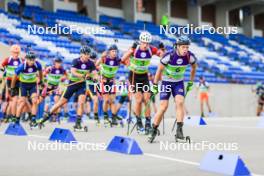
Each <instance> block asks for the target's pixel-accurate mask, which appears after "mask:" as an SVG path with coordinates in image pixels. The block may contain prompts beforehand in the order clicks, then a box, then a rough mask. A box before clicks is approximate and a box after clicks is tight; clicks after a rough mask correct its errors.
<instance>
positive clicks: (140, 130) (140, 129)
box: [137, 126, 145, 134]
mask: <svg viewBox="0 0 264 176" xmlns="http://www.w3.org/2000/svg"><path fill="white" fill-rule="evenodd" d="M137 133H138V134H145V129H144V127H139V126H137Z"/></svg>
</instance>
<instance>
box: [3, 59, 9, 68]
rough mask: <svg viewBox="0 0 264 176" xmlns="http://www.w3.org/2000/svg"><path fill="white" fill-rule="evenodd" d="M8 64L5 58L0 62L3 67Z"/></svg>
mask: <svg viewBox="0 0 264 176" xmlns="http://www.w3.org/2000/svg"><path fill="white" fill-rule="evenodd" d="M7 64H8V58H5V59H4V60H3V62H2V66H3V67H5V66H7Z"/></svg>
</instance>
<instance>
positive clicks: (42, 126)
mask: <svg viewBox="0 0 264 176" xmlns="http://www.w3.org/2000/svg"><path fill="white" fill-rule="evenodd" d="M50 117H51V114H49V113H45V114H44V117H43V119H42V120H41V121H40V122H39V123H38V127H39V129H40V130H41V129H42V128H44V127H45V125H44V123H45V122H46V121H48V120H49V119H50Z"/></svg>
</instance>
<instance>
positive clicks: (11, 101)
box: [0, 45, 23, 122]
mask: <svg viewBox="0 0 264 176" xmlns="http://www.w3.org/2000/svg"><path fill="white" fill-rule="evenodd" d="M20 51H21V48H20V46H19V45H12V46H11V48H10V52H11V55H10V56H9V57H7V58H5V59H4V60H3V61H2V63H1V65H0V67H1V69H2V70H4V81H5V83H4V84H5V85H4V89H3V93H2V95H3V96H2V100H3V101H5V103H4V104H3V105H4V108H3V113H4V121H5V122H7V121H9V120H10V119H15V117H16V110H17V102H18V95H19V79H18V78H17V80H16V85H15V88H14V91H13V96H12V98H10V90H11V81H12V77H13V76H14V75H15V70H16V68H17V67H18V66H19V65H20V64H21V63H22V62H23V60H22V59H21V58H20V57H19V54H20Z"/></svg>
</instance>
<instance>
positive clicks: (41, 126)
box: [38, 122, 45, 130]
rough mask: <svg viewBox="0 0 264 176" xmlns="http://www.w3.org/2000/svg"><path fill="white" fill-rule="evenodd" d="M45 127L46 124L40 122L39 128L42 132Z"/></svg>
mask: <svg viewBox="0 0 264 176" xmlns="http://www.w3.org/2000/svg"><path fill="white" fill-rule="evenodd" d="M44 127H45V125H44V123H42V122H40V123H39V124H38V128H39V129H40V130H41V129H42V128H44Z"/></svg>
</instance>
